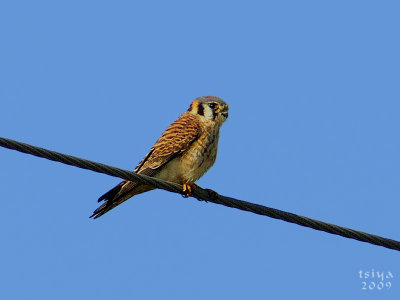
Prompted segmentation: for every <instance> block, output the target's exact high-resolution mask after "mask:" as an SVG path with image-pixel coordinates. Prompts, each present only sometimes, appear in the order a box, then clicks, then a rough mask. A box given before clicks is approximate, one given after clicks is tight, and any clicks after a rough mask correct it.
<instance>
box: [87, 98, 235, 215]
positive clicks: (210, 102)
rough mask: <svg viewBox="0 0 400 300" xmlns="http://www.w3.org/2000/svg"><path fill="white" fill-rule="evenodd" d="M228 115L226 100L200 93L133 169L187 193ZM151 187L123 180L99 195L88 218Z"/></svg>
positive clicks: (212, 154)
mask: <svg viewBox="0 0 400 300" xmlns="http://www.w3.org/2000/svg"><path fill="white" fill-rule="evenodd" d="M227 118H228V104H226V103H225V101H223V100H222V99H220V98H218V97H215V96H205V97H200V98H197V99H195V100H193V102H192V103H191V104H190V107H189V109H188V110H187V111H185V112H184V113H183V114H182V115H181V116H180V117H179V118H178V119H176V120H175V122H173V123H172V124H171V125H169V127H168V128H167V129H166V130H165V131H164V132H163V134H162V135H161V137H160V138H159V139H158V140H157V142H156V143H155V144H154V146H153V147H152V148H151V149H150V152H149V153H148V154H147V155H146V156H145V157H144V158H143V159H142V161H141V162H140V163H139V165H138V166H137V167H136V169H135V170H134V172H136V173H138V174H144V175H147V176H152V177H155V178H159V179H163V180H166V181H170V182H175V183H179V184H182V185H183V192H184V193H185V195H186V196H189V195H190V193H191V191H192V189H194V188H195V187H196V185H195V184H194V182H195V181H196V180H198V179H199V178H200V177H201V176H203V175H204V173H206V172H207V171H208V169H210V168H211V167H212V165H213V164H214V162H215V159H216V157H217V150H218V139H219V130H220V128H221V125H222V123H224V122H225V121H226V119H227ZM152 189H154V187H152V186H149V185H145V184H142V183H138V182H133V181H126V180H125V181H122V182H121V183H120V184H118V185H117V186H115V187H114V188H112V189H111V190H109V191H108V192H107V193H105V194H104V195H102V196H101V197H100V198H99V200H98V201H99V202H101V201H105V202H104V203H103V204H102V205H101V206H100V207H99V208H97V209H96V210H95V211H94V212H93V215H91V218H95V219H96V218H98V217H100V216H102V215H104V214H105V213H106V212H108V211H109V210H111V209H113V208H114V207H116V206H117V205H119V204H121V203H122V202H124V201H125V200H127V199H129V198H131V197H132V196H134V195H137V194H141V193H144V192H147V191H150V190H152Z"/></svg>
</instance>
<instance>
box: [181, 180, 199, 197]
mask: <svg viewBox="0 0 400 300" xmlns="http://www.w3.org/2000/svg"><path fill="white" fill-rule="evenodd" d="M197 187H198V186H197V185H196V184H194V183H184V184H183V188H182V192H183V195H182V196H183V197H185V198H188V197H189V196H190V195H191V194H192V192H193V191H194V190H195V189H196V188H197Z"/></svg>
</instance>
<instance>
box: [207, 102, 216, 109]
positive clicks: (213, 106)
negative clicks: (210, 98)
mask: <svg viewBox="0 0 400 300" xmlns="http://www.w3.org/2000/svg"><path fill="white" fill-rule="evenodd" d="M208 106H209V107H210V108H211V109H214V108H215V106H217V105H216V104H215V103H208Z"/></svg>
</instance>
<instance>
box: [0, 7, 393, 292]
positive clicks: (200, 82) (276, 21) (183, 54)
mask: <svg viewBox="0 0 400 300" xmlns="http://www.w3.org/2000/svg"><path fill="white" fill-rule="evenodd" d="M399 10H400V4H399V2H398V1H246V2H245V1H241V2H238V1H196V2H194V1H179V2H177V1H147V2H145V1H67V2H61V1H40V0H39V1H3V2H2V4H0V37H1V47H0V82H1V85H0V110H1V117H0V129H1V134H0V135H1V136H3V137H8V138H12V139H16V140H19V141H23V142H27V143H31V144H34V145H38V146H41V147H45V148H49V149H52V150H56V151H59V152H64V153H68V154H72V155H76V156H79V157H83V158H88V159H91V160H95V161H99V162H103V163H107V164H110V165H114V166H118V167H121V168H126V169H133V168H134V167H135V166H136V165H137V163H138V162H139V161H140V160H141V158H142V157H143V156H144V155H145V154H146V153H147V151H148V150H149V149H150V147H151V146H152V145H153V143H154V142H155V140H156V139H157V138H158V137H159V135H160V134H161V133H162V131H163V130H164V129H165V128H166V127H167V126H168V125H169V124H170V123H171V122H172V121H173V120H174V119H175V118H176V117H178V116H179V115H180V114H181V113H182V112H183V111H185V110H186V109H187V108H188V106H189V104H190V102H191V101H192V100H193V99H194V98H196V97H198V96H203V95H216V96H219V97H221V98H223V99H224V100H226V101H227V102H228V103H229V105H230V114H229V119H228V121H227V122H226V123H225V124H224V126H223V128H222V132H221V138H220V147H219V156H218V159H217V163H216V164H215V166H214V167H213V168H212V169H211V170H210V171H209V172H208V173H207V174H206V175H205V176H204V177H203V178H202V179H201V180H200V181H199V182H198V183H199V184H200V185H201V186H203V187H207V188H212V189H214V190H216V191H218V192H219V193H221V194H224V195H229V196H232V197H236V198H239V199H242V200H247V201H251V202H256V203H260V204H263V205H267V206H270V207H274V208H278V209H282V210H286V211H290V212H293V213H297V214H300V215H304V216H308V217H312V218H316V219H320V220H323V221H326V222H330V223H334V224H338V225H342V226H346V227H350V228H354V229H358V230H362V231H365V232H370V233H373V234H378V235H382V236H385V237H389V238H392V239H397V240H399V239H400V233H399V228H400V226H399V224H400V221H399V210H400V171H399V170H400V158H399V157H400V156H399V153H400V139H399V127H400V120H399V111H400V90H399V83H400V59H399V57H400V55H399V53H400V42H399V28H400V19H399ZM0 166H1V167H0V192H1V209H0V228H1V229H0V236H1V247H0V282H1V284H0V298H1V299H98V300H100V299H261V300H265V299H293V298H294V297H299V298H305V297H306V296H308V297H309V298H310V299H340V298H341V299H344V298H346V299H399V296H400V280H399V278H400V264H399V257H400V256H399V253H398V252H396V251H393V250H388V249H385V248H382V247H377V246H373V245H369V244H366V243H361V242H357V241H354V240H349V239H345V238H342V237H339V236H333V235H330V234H327V233H323V232H318V231H315V230H312V229H307V228H303V227H300V226H297V225H293V224H289V223H286V222H283V221H278V220H274V219H269V218H267V217H261V216H257V215H254V214H251V213H246V212H242V211H239V210H235V209H230V208H226V207H222V206H218V205H215V204H211V203H208V204H207V203H203V202H198V201H197V200H195V199H193V198H189V199H184V198H182V197H180V196H179V195H176V194H172V193H168V192H165V191H152V192H149V193H146V194H143V195H140V196H137V197H135V198H132V199H131V200H129V201H128V202H126V203H125V204H124V205H121V206H120V207H118V208H117V209H115V210H113V211H112V212H110V213H108V214H107V215H105V216H104V217H102V218H100V219H98V220H91V219H89V218H88V217H89V215H90V214H91V213H92V211H93V210H94V209H95V208H96V207H97V202H96V200H97V198H98V197H99V196H100V195H101V194H102V193H104V192H105V191H107V190H108V189H109V188H111V187H113V186H114V185H115V184H116V183H118V182H119V180H118V179H116V178H112V177H109V176H106V175H102V174H97V173H93V172H90V171H85V170H81V169H78V168H74V167H70V166H66V165H63V164H60V163H55V162H51V161H48V160H45V159H40V158H36V157H32V156H29V155H26V154H22V153H18V152H15V151H11V150H7V149H3V148H0ZM372 270H374V272H376V271H378V272H385V274H387V273H388V272H390V273H391V274H392V275H393V276H394V278H392V279H390V280H387V279H385V282H384V283H385V284H386V282H387V281H391V284H392V287H391V288H390V289H388V288H384V289H383V290H379V291H378V290H377V288H375V289H374V290H362V287H363V283H362V282H363V281H366V282H367V284H371V276H372V275H370V278H368V279H360V274H359V271H363V272H367V271H369V272H371V274H372ZM375 279H376V278H375ZM378 283H379V281H376V284H378Z"/></svg>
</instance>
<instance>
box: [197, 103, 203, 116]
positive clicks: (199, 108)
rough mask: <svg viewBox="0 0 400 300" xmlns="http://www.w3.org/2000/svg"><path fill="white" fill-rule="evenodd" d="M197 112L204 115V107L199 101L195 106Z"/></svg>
mask: <svg viewBox="0 0 400 300" xmlns="http://www.w3.org/2000/svg"><path fill="white" fill-rule="evenodd" d="M197 113H198V114H199V115H200V116H204V107H203V104H201V103H199V106H198V107H197Z"/></svg>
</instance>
